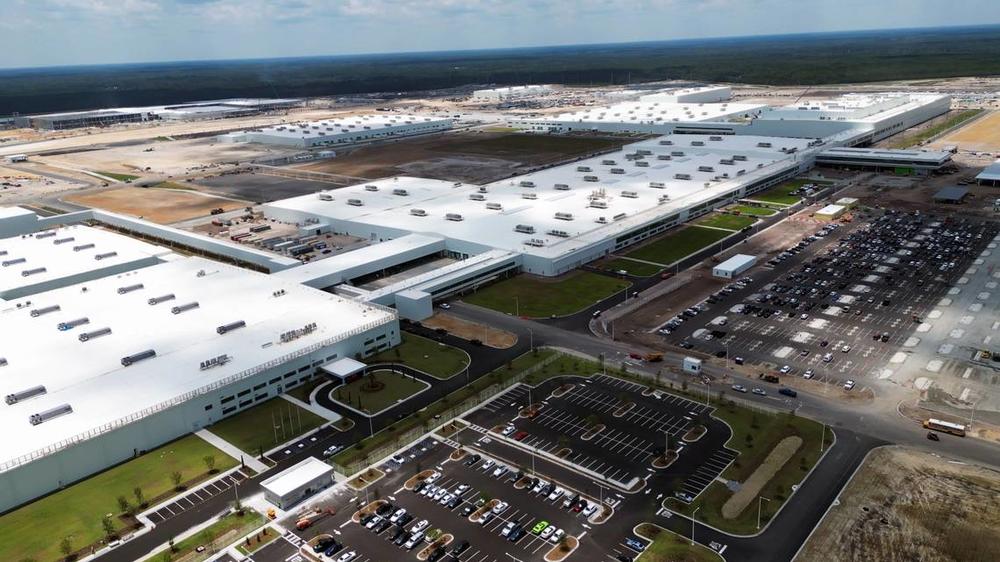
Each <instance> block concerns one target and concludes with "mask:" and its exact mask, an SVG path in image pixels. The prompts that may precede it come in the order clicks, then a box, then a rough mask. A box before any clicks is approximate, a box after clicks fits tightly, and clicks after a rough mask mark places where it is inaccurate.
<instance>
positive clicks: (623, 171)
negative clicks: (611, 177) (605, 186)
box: [611, 168, 625, 174]
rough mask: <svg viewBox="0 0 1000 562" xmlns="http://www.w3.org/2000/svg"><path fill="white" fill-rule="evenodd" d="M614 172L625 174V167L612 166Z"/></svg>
mask: <svg viewBox="0 0 1000 562" xmlns="http://www.w3.org/2000/svg"><path fill="white" fill-rule="evenodd" d="M611 173H612V174H624V173H625V168H611Z"/></svg>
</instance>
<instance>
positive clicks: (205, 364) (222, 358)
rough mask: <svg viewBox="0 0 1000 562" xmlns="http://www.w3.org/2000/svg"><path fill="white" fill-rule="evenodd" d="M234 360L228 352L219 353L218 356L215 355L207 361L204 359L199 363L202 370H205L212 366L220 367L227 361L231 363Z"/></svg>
mask: <svg viewBox="0 0 1000 562" xmlns="http://www.w3.org/2000/svg"><path fill="white" fill-rule="evenodd" d="M232 360H233V358H232V357H230V356H229V355H228V354H223V355H219V356H218V357H213V358H211V359H209V360H207V361H202V362H201V363H200V364H199V368H200V369H201V370H202V371H205V370H208V369H211V368H212V367H218V366H220V365H225V364H226V363H229V362H230V361H232Z"/></svg>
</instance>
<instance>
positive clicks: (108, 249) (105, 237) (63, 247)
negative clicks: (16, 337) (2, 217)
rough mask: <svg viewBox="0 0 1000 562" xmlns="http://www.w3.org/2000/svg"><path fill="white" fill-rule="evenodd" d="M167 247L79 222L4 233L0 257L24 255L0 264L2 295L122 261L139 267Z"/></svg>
mask: <svg viewBox="0 0 1000 562" xmlns="http://www.w3.org/2000/svg"><path fill="white" fill-rule="evenodd" d="M170 253H171V252H170V250H168V249H166V248H162V247H159V246H153V245H152V244H147V243H145V242H142V241H140V240H136V239H134V238H129V237H127V236H121V235H119V234H116V233H114V232H109V231H106V230H101V229H99V228H91V227H89V226H83V225H73V226H68V227H64V228H57V229H52V230H43V231H40V232H36V233H33V234H25V235H22V236H14V237H12V238H4V239H2V240H0V262H2V263H9V262H13V261H18V260H20V259H24V260H25V261H24V262H19V263H10V264H9V265H4V266H2V267H0V297H3V295H5V294H12V295H15V296H22V295H23V294H26V293H25V292H24V291H25V290H27V288H28V287H34V286H41V285H43V284H46V283H49V284H51V283H54V282H58V280H60V279H66V278H73V277H76V276H85V275H86V274H88V273H91V272H97V271H101V270H107V269H109V268H119V269H120V268H121V266H123V265H128V264H132V265H134V266H135V267H142V266H143V265H149V264H151V263H153V262H154V261H155V259H154V258H163V257H165V256H166V255H168V254H170ZM112 254H113V255H112ZM98 258H100V259H98ZM32 272H33V273H32ZM26 273H28V274H27V275H26ZM75 281H79V279H76V280H75ZM75 281H70V282H75ZM50 288H51V287H50Z"/></svg>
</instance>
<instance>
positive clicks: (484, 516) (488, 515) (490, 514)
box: [479, 511, 493, 525]
mask: <svg viewBox="0 0 1000 562" xmlns="http://www.w3.org/2000/svg"><path fill="white" fill-rule="evenodd" d="M490 519H493V512H492V511H487V512H486V513H484V514H482V515H480V516H479V524H480V525H485V524H487V523H489V521H490Z"/></svg>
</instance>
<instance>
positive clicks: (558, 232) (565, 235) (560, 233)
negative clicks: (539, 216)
mask: <svg viewBox="0 0 1000 562" xmlns="http://www.w3.org/2000/svg"><path fill="white" fill-rule="evenodd" d="M549 235H550V236H558V237H559V238H569V233H568V232H566V231H565V230H556V229H553V230H550V231H549Z"/></svg>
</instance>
